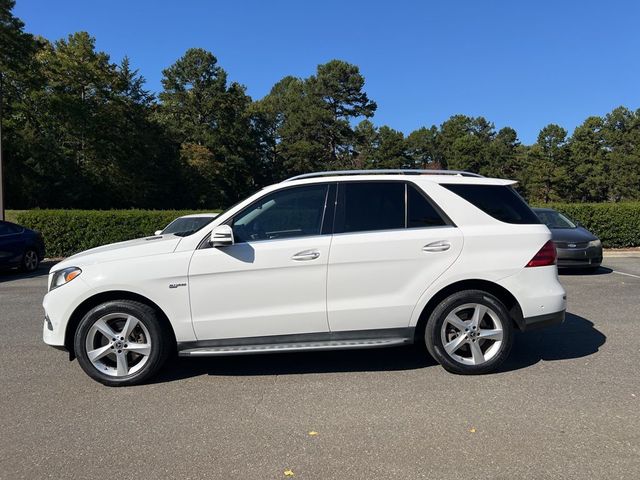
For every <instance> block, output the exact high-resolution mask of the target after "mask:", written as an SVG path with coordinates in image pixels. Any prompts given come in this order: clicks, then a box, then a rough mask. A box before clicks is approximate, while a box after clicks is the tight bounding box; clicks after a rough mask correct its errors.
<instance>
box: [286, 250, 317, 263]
mask: <svg viewBox="0 0 640 480" xmlns="http://www.w3.org/2000/svg"><path fill="white" fill-rule="evenodd" d="M319 256H320V252H319V251H318V250H303V251H302V252H298V253H296V254H295V255H294V256H293V257H291V260H296V261H298V262H301V261H303V260H315V259H316V258H318V257H319Z"/></svg>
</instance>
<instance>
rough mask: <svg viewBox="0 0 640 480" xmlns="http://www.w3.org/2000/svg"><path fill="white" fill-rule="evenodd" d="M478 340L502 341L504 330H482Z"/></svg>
mask: <svg viewBox="0 0 640 480" xmlns="http://www.w3.org/2000/svg"><path fill="white" fill-rule="evenodd" d="M478 338H483V339H485V340H496V341H498V340H502V330H480V333H478Z"/></svg>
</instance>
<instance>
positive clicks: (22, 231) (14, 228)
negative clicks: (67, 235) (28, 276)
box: [0, 221, 44, 272]
mask: <svg viewBox="0 0 640 480" xmlns="http://www.w3.org/2000/svg"><path fill="white" fill-rule="evenodd" d="M43 258H44V241H43V240H42V235H40V233H39V232H35V231H33V230H29V229H28V228H24V227H22V226H20V225H16V224H15V223H11V222H4V221H0V268H11V267H19V268H20V269H22V270H24V271H26V272H33V271H34V270H36V269H37V268H38V265H39V264H40V262H41V261H42V259H43Z"/></svg>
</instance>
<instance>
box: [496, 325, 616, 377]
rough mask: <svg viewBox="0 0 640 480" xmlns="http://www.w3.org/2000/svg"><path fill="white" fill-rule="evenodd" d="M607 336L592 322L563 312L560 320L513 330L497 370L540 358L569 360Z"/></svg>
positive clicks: (586, 352) (584, 354)
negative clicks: (512, 338)
mask: <svg viewBox="0 0 640 480" xmlns="http://www.w3.org/2000/svg"><path fill="white" fill-rule="evenodd" d="M606 341H607V337H606V336H605V335H604V334H603V333H602V332H600V331H599V330H598V329H596V328H595V327H594V325H593V322H591V321H589V320H587V319H586V318H583V317H581V316H579V315H575V314H573V313H567V316H566V319H565V321H564V323H562V324H560V325H554V326H553V327H549V328H546V329H541V330H534V331H532V332H528V333H517V334H516V338H515V341H514V343H513V349H512V350H511V355H510V356H509V358H508V359H507V361H506V362H505V363H504V364H503V366H502V368H501V369H500V371H503V372H505V371H511V370H518V369H521V368H525V367H529V366H531V365H535V364H536V363H538V362H539V361H541V360H544V361H546V362H551V361H554V360H569V359H572V358H582V357H587V356H589V355H592V354H594V353H596V352H597V351H598V349H599V348H600V347H601V346H602V345H604V343H605V342H606Z"/></svg>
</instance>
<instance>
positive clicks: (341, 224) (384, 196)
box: [335, 182, 405, 233]
mask: <svg viewBox="0 0 640 480" xmlns="http://www.w3.org/2000/svg"><path fill="white" fill-rule="evenodd" d="M404 199H405V184H404V182H344V183H343V182H341V183H340V184H339V189H338V206H339V207H338V210H337V212H336V225H335V233H348V232H365V231H373V230H391V229H397V228H404V227H405V202H404Z"/></svg>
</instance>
